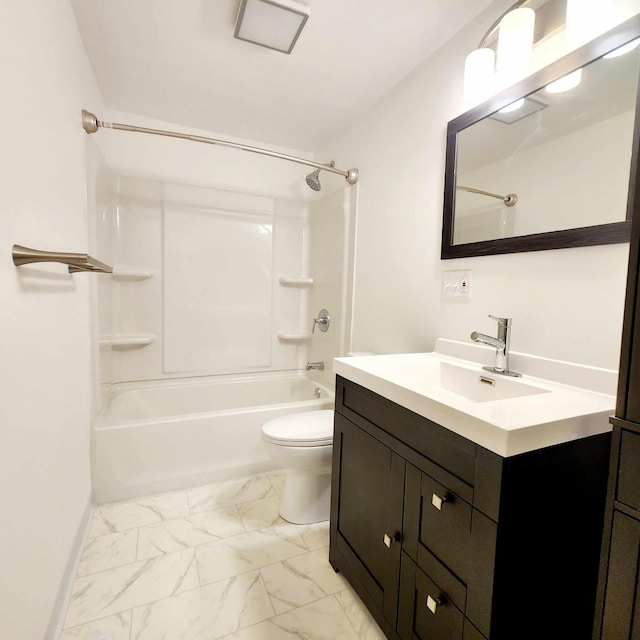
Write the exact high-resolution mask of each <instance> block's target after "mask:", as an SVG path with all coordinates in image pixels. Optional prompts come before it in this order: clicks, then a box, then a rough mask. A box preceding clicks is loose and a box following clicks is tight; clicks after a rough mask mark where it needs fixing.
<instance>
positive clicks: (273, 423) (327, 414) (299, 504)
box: [262, 409, 333, 524]
mask: <svg viewBox="0 0 640 640" xmlns="http://www.w3.org/2000/svg"><path fill="white" fill-rule="evenodd" d="M262 439H263V440H264V442H265V443H266V446H267V449H268V451H269V454H270V455H271V458H272V459H273V460H274V461H275V462H277V463H278V464H279V465H280V466H281V467H282V468H284V469H285V470H286V477H285V483H284V491H283V493H282V498H281V501H280V516H281V517H282V518H284V519H285V520H287V521H288V522H293V523H294V524H311V523H313V522H321V521H323V520H328V519H329V508H330V502H331V451H332V448H333V446H332V442H333V409H323V410H319V411H305V412H302V413H290V414H289V415H286V416H282V417H280V418H275V419H274V420H269V421H268V422H265V423H264V425H262Z"/></svg>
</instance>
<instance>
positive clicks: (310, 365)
mask: <svg viewBox="0 0 640 640" xmlns="http://www.w3.org/2000/svg"><path fill="white" fill-rule="evenodd" d="M309 369H318V371H324V362H307V371H309Z"/></svg>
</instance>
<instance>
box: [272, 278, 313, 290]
mask: <svg viewBox="0 0 640 640" xmlns="http://www.w3.org/2000/svg"><path fill="white" fill-rule="evenodd" d="M278 282H279V283H280V284H281V285H282V286H283V287H310V286H311V285H312V284H313V278H288V277H286V276H280V277H279V278H278Z"/></svg>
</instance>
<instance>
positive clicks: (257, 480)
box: [187, 476, 274, 513]
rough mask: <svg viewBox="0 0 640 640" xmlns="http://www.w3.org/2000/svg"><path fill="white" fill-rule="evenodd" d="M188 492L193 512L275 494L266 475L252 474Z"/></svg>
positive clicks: (212, 509) (214, 508) (213, 509)
mask: <svg viewBox="0 0 640 640" xmlns="http://www.w3.org/2000/svg"><path fill="white" fill-rule="evenodd" d="M187 494H188V496H189V506H190V508H191V513H203V512H204V511H215V510H216V509H220V508H222V507H228V506H231V505H234V504H242V503H243V502H251V501H252V500H260V499H261V498H266V497H267V496H270V495H274V490H273V487H272V486H271V483H270V482H269V480H268V478H267V477H266V476H252V477H250V478H242V479H240V480H230V481H228V482H217V483H215V484H208V485H205V486H203V487H196V488H194V489H188V490H187Z"/></svg>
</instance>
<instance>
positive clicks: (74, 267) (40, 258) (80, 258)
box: [11, 244, 113, 273]
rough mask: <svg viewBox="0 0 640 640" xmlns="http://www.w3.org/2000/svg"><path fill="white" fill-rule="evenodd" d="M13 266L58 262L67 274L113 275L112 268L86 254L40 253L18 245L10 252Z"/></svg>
mask: <svg viewBox="0 0 640 640" xmlns="http://www.w3.org/2000/svg"><path fill="white" fill-rule="evenodd" d="M11 256H12V258H13V264H15V265H16V267H20V266H22V265H23V264H31V263H33V262H59V263H61V264H66V265H67V267H68V268H69V273H79V272H86V271H92V272H94V273H113V268H112V267H110V266H109V265H107V264H104V262H100V260H96V259H95V258H93V257H92V256H90V255H88V254H86V253H64V252H62V251H40V250H38V249H30V248H29V247H23V246H22V245H19V244H14V245H13V250H12V252H11Z"/></svg>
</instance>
